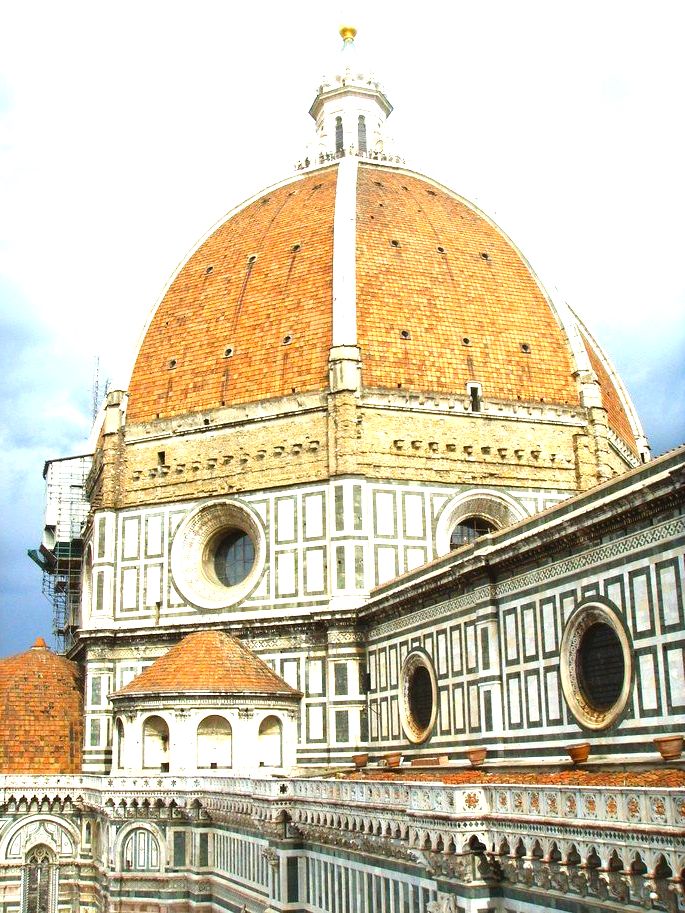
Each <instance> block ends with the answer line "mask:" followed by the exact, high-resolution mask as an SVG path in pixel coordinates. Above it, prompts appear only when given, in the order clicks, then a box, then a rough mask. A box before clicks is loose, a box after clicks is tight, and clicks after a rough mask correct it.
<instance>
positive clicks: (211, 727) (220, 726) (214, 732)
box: [197, 716, 233, 770]
mask: <svg viewBox="0 0 685 913" xmlns="http://www.w3.org/2000/svg"><path fill="white" fill-rule="evenodd" d="M232 739H233V735H232V731H231V724H230V723H229V722H228V720H225V719H224V718H223V717H222V716H207V717H205V718H204V720H202V722H201V723H200V725H199V726H198V727H197V766H198V767H206V768H209V769H210V770H216V769H218V768H220V767H230V766H231V763H232V761H231V749H232Z"/></svg>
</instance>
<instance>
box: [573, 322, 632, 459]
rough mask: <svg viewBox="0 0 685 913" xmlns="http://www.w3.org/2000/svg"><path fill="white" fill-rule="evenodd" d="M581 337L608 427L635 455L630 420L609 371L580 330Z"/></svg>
mask: <svg viewBox="0 0 685 913" xmlns="http://www.w3.org/2000/svg"><path fill="white" fill-rule="evenodd" d="M581 338H582V340H583V344H584V345H585V349H586V351H587V354H588V358H589V359H590V364H591V366H592V370H593V371H594V372H595V374H596V375H597V380H598V381H599V386H600V389H601V391H602V403H603V404H604V408H605V409H606V410H607V422H608V423H609V427H610V428H611V430H612V431H613V432H614V434H617V435H618V436H619V437H620V438H621V440H622V441H623V443H624V444H626V445H627V446H628V447H629V448H630V450H631V451H632V452H633V453H634V454H635V455H636V456H637V454H638V448H637V443H636V442H635V435H634V434H633V429H632V428H631V427H630V421H629V419H628V415H627V414H626V410H625V409H624V407H623V403H622V402H621V397H620V396H619V395H618V391H617V390H616V387H615V386H614V384H613V382H612V380H611V378H610V377H609V372H608V371H607V369H606V368H605V367H604V363H603V361H602V359H601V358H600V357H599V354H598V353H597V352H596V351H595V348H594V346H593V345H592V343H591V342H590V340H589V339H588V338H587V337H586V336H585V334H584V333H582V331H581Z"/></svg>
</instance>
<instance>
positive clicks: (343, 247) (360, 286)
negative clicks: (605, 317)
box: [127, 29, 646, 460]
mask: <svg viewBox="0 0 685 913" xmlns="http://www.w3.org/2000/svg"><path fill="white" fill-rule="evenodd" d="M341 34H342V35H343V38H344V52H345V53H344V54H343V58H344V60H343V69H342V71H341V74H340V75H338V76H337V77H335V78H334V79H333V80H330V81H328V82H324V83H323V84H322V85H321V86H320V87H319V90H318V93H317V96H316V98H315V101H314V103H313V105H312V107H311V110H310V114H311V115H312V117H313V118H314V120H315V121H316V131H317V141H318V145H316V144H315V146H314V147H313V148H310V150H309V155H308V156H307V158H306V159H305V160H304V162H302V163H301V164H300V166H299V167H300V171H299V172H298V173H297V174H296V175H295V176H293V177H291V178H290V179H288V180H286V181H284V182H282V183H281V184H278V185H276V186H274V187H272V188H270V189H268V190H266V191H264V192H263V193H261V194H259V195H258V196H256V197H254V198H252V199H251V200H248V201H247V202H246V203H244V204H242V205H241V206H239V207H237V209H235V210H234V211H233V212H231V213H229V215H228V216H227V217H226V218H225V220H223V221H222V222H221V223H220V224H219V225H218V226H216V227H215V228H214V229H213V230H212V231H211V232H210V233H209V234H208V235H207V236H206V237H205V238H204V239H203V240H202V241H201V242H200V243H199V245H198V246H197V247H196V248H195V249H194V250H193V252H192V253H191V254H190V256H189V257H188V258H187V259H186V260H185V262H184V263H183V264H182V265H181V266H180V268H179V269H178V271H177V272H176V274H175V275H174V277H173V278H172V280H171V282H170V284H169V286H168V287H167V290H166V292H165V293H164V295H163V296H162V299H161V301H160V303H159V305H158V306H157V308H156V309H155V311H154V312H153V314H152V317H151V319H150V321H149V324H148V326H147V329H146V332H145V335H144V339H143V342H142V344H141V347H140V349H139V352H138V356H137V360H136V362H135V366H134V370H133V374H132V377H131V382H130V385H129V399H128V407H127V422H128V424H129V425H138V424H144V423H149V422H155V421H156V420H158V419H160V420H162V421H164V420H174V419H177V418H180V417H183V416H192V415H197V414H199V413H215V412H217V411H221V410H222V409H226V408H231V407H236V406H239V407H243V406H246V405H247V404H250V403H262V402H264V401H269V400H277V399H279V398H283V397H292V396H293V395H296V396H302V395H304V394H313V393H318V394H325V393H327V392H328V391H329V390H330V389H332V388H334V387H335V384H336V377H338V375H336V371H335V367H334V366H335V363H336V361H339V360H340V359H343V360H344V359H345V358H346V359H347V360H348V362H350V361H352V362H355V370H354V373H356V374H357V380H356V381H355V389H356V390H357V391H360V390H363V391H367V392H368V391H372V392H373V393H377V392H379V391H385V392H388V391H394V392H395V393H396V392H397V391H398V390H400V391H402V393H403V394H412V393H416V394H419V395H436V396H447V397H455V398H461V399H462V400H463V399H464V397H468V396H469V395H471V394H472V392H473V390H474V389H475V390H476V391H477V395H478V397H479V398H481V397H482V399H483V400H484V401H488V402H489V403H491V404H494V408H497V407H498V404H502V403H504V404H507V405H508V406H511V405H512V404H513V405H514V407H517V405H518V404H525V405H527V406H529V407H530V406H539V405H540V404H541V403H542V404H545V406H546V407H554V406H558V407H562V408H563V409H565V410H567V411H569V410H570V411H571V412H572V411H573V410H575V409H578V408H579V407H581V408H583V407H586V406H601V407H603V408H604V409H606V411H607V421H608V425H609V428H610V430H611V432H612V433H613V434H614V435H615V436H616V438H618V439H619V441H620V443H619V447H621V448H622V449H623V450H624V451H626V452H627V453H629V454H630V455H631V456H630V459H633V460H634V459H635V457H636V456H637V454H638V453H639V452H640V450H641V449H642V450H643V451H644V449H645V448H646V441H644V435H643V432H642V430H641V428H640V425H639V421H638V419H637V416H636V414H635V410H634V408H633V407H632V405H631V403H630V399H629V397H628V396H627V394H626V392H625V389H624V388H623V387H622V385H621V382H620V380H619V379H618V377H617V375H616V374H615V372H614V371H613V369H612V368H611V365H610V364H609V362H608V360H607V359H606V356H605V355H604V354H603V353H602V352H601V350H600V349H599V347H598V346H597V344H596V343H595V342H594V341H593V340H592V337H591V336H590V334H589V333H588V332H587V331H586V330H585V329H584V328H583V327H582V325H581V324H580V321H579V320H578V319H577V318H576V317H575V315H574V314H572V313H571V312H570V310H569V308H568V307H567V306H566V305H563V306H562V305H557V304H555V303H554V302H553V301H552V300H551V298H550V297H549V295H548V294H547V293H546V292H545V290H544V288H543V287H542V285H541V283H540V282H539V281H538V279H537V277H536V275H535V273H534V272H533V270H532V269H531V267H530V265H529V264H528V263H527V261H526V260H525V259H524V257H523V255H522V254H521V253H520V251H519V250H518V249H517V248H516V246H515V245H514V244H513V243H512V241H511V240H510V239H509V238H508V237H507V236H506V235H505V234H504V233H503V232H502V231H501V229H499V228H498V226H497V225H495V224H494V223H493V222H492V220H491V219H489V218H488V217H487V216H486V215H485V214H484V213H482V212H481V211H479V210H478V209H477V207H475V206H474V205H473V204H471V203H469V202H468V201H467V200H465V199H463V198H462V197H460V196H458V195H457V194H455V193H453V192H452V191H450V190H449V189H447V188H445V187H443V186H442V185H440V184H437V183H436V182H435V181H432V180H430V179H429V178H427V177H425V176H423V175H420V174H417V173H415V172H412V171H410V170H408V169H406V168H404V166H403V162H402V160H401V159H400V158H399V156H397V155H394V154H392V153H391V152H390V151H389V150H390V141H389V140H388V138H387V136H386V135H385V132H384V128H385V120H386V118H387V116H388V115H389V114H390V112H391V111H392V106H391V105H390V103H389V102H388V100H387V98H386V96H385V95H384V93H383V91H382V90H381V88H380V86H379V85H378V83H377V82H375V81H374V79H373V78H372V77H368V76H367V75H364V74H363V73H360V72H359V66H358V63H357V61H356V59H355V56H354V53H355V52H354V41H353V38H354V30H353V29H352V30H350V29H347V30H343V31H342V32H341ZM357 368H359V369H360V370H359V371H358V370H357ZM347 376H348V381H349V376H350V375H349V373H348V375H347ZM338 379H339V377H338ZM348 388H349V386H348ZM208 421H209V420H208ZM206 423H208V422H206Z"/></svg>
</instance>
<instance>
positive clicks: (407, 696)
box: [400, 650, 438, 745]
mask: <svg viewBox="0 0 685 913" xmlns="http://www.w3.org/2000/svg"><path fill="white" fill-rule="evenodd" d="M400 688H401V701H402V706H401V718H402V728H403V729H404V732H405V735H406V736H407V738H408V739H409V741H410V742H413V743H414V744H415V745H417V744H420V743H421V742H425V741H426V740H427V739H428V738H429V737H430V735H431V732H432V731H433V727H434V726H435V718H436V716H437V710H438V704H437V697H438V689H437V682H436V677H435V670H434V668H433V662H432V660H431V658H430V656H429V655H428V653H425V652H424V651H423V650H415V651H414V652H412V653H410V654H409V655H408V656H407V658H406V659H405V661H404V664H403V666H402V673H401V676H400Z"/></svg>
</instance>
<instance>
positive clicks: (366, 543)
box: [81, 477, 560, 770]
mask: <svg viewBox="0 0 685 913" xmlns="http://www.w3.org/2000/svg"><path fill="white" fill-rule="evenodd" d="M488 499H490V500H493V501H494V500H496V499H499V500H497V503H498V504H500V505H501V504H504V503H505V501H506V503H507V504H510V505H511V507H510V508H507V510H508V511H510V512H509V513H507V514H506V517H505V520H508V521H510V520H511V519H512V517H513V518H514V519H518V518H519V517H523V516H527V515H529V514H532V513H535V512H537V511H540V510H542V509H544V508H545V507H548V506H550V505H552V504H555V503H558V501H559V500H560V493H559V492H557V491H554V490H550V489H547V490H545V489H543V490H534V489H531V488H527V489H515V488H513V487H512V488H509V489H503V490H502V489H494V488H493V489H489V488H482V489H478V490H474V489H472V488H467V487H466V486H463V487H456V486H455V487H447V486H444V485H439V486H436V485H428V484H421V483H414V484H398V483H394V482H372V481H369V480H365V479H361V478H358V477H353V478H341V479H338V480H335V481H331V482H329V483H325V484H320V485H316V484H314V485H306V486H299V487H297V486H293V487H289V488H287V489H275V490H267V491H265V492H250V493H247V494H245V495H243V496H240V497H237V496H231V497H230V498H229V499H228V501H227V502H226V503H227V504H228V505H229V507H230V509H231V510H235V511H238V514H236V516H238V518H240V516H242V514H240V511H244V512H245V516H246V517H248V516H249V517H251V518H253V519H254V530H255V532H254V536H255V540H259V542H260V543H262V546H263V547H261V546H260V548H258V556H259V557H258V559H257V560H256V562H255V563H256V565H257V568H256V570H255V574H254V579H253V582H252V583H251V584H250V586H251V589H249V590H248V591H247V592H245V594H244V595H243V593H242V592H241V593H234V592H233V591H232V589H231V588H227V589H225V590H223V591H222V590H219V593H218V599H219V601H218V602H217V603H216V604H213V603H211V599H210V601H209V602H204V603H202V601H201V600H202V597H203V596H204V595H205V591H204V589H202V587H203V586H204V582H203V581H204V578H203V575H202V561H203V554H204V545H203V542H204V539H203V538H202V537H203V536H204V535H205V533H204V532H203V528H202V526H201V525H199V526H193V524H194V523H195V520H196V519H197V518H201V517H202V516H203V515H204V511H205V507H206V506H209V507H211V506H212V505H216V504H217V503H224V502H223V500H222V499H220V498H213V499H208V500H207V501H197V500H195V501H188V502H185V501H181V502H174V503H163V504H157V505H149V506H141V507H138V508H129V509H125V510H121V511H97V512H96V513H95V514H94V516H93V522H92V524H91V527H90V529H91V538H90V539H89V540H88V541H87V542H86V552H87V554H88V555H89V556H90V558H89V560H88V561H87V562H86V574H87V575H89V576H88V578H87V579H86V581H85V583H84V588H83V594H84V596H83V607H82V618H83V626H82V632H81V641H82V642H83V643H87V644H88V646H87V650H88V662H87V682H86V729H85V745H84V749H85V752H86V754H85V766H86V769H88V770H107V769H108V768H109V764H110V763H111V744H112V709H111V704H110V702H109V700H108V697H107V695H108V694H109V693H110V691H113V690H117V689H119V688H122V687H124V686H125V685H126V684H128V682H129V681H131V679H133V678H134V677H135V676H136V675H138V674H139V673H140V672H141V671H142V670H143V669H144V668H145V667H146V666H147V665H149V664H150V663H152V662H153V661H154V660H155V659H156V658H157V657H158V656H160V655H162V654H163V653H164V652H165V651H166V649H168V647H169V646H170V645H171V642H175V640H177V639H178V638H179V637H180V636H182V634H183V633H187V632H188V630H189V629H190V630H196V629H198V628H199V627H201V626H203V625H205V624H211V625H217V624H220V625H223V626H227V627H229V628H230V629H231V630H232V631H233V632H234V633H237V634H238V635H239V636H244V635H245V634H246V633H247V632H248V631H250V632H252V634H251V636H252V638H253V639H254V644H252V643H250V646H251V647H252V648H253V649H254V650H255V652H257V653H258V654H259V655H261V656H262V657H263V658H264V659H266V660H267V661H269V662H272V663H273V665H274V668H275V669H276V671H277V672H278V673H279V674H281V675H282V677H283V678H284V679H285V680H286V681H287V682H288V683H289V684H291V685H292V686H293V687H295V688H297V689H298V690H301V691H302V692H304V694H305V698H304V701H303V706H302V716H301V720H300V730H299V743H300V749H299V758H300V760H302V761H304V760H311V761H312V762H314V761H316V762H320V761H322V760H330V759H331V757H338V758H340V757H342V756H344V755H345V754H347V756H349V753H350V752H352V751H353V750H354V748H355V747H357V746H358V745H359V743H360V742H363V740H364V739H365V737H366V720H365V718H364V716H363V715H362V713H361V710H362V707H363V706H364V703H365V696H364V693H363V692H362V691H361V690H360V686H359V681H360V674H361V673H360V670H359V665H358V664H359V660H358V655H357V654H358V651H359V649H360V642H359V639H358V638H355V637H354V636H353V637H352V642H350V643H349V644H347V643H344V644H341V645H338V646H333V644H332V642H329V641H328V640H327V639H326V638H325V637H324V639H323V642H321V640H320V635H319V634H317V633H316V631H315V628H316V620H317V615H318V614H320V613H321V612H322V611H325V612H326V614H327V615H328V614H330V615H331V617H333V618H335V617H338V614H337V613H341V614H340V616H339V617H341V618H343V617H344V615H345V614H346V613H347V612H349V611H350V610H351V609H352V608H353V607H354V606H355V605H358V604H359V603H360V602H363V600H364V599H365V598H366V595H367V594H368V592H369V591H370V590H371V589H372V588H373V587H374V586H377V585H378V584H381V583H384V582H385V581H387V580H390V579H391V578H393V577H395V576H397V575H398V574H402V573H404V572H406V571H409V570H412V569H413V568H416V567H418V566H420V565H422V564H424V563H426V562H427V561H429V560H431V559H432V558H434V557H435V556H436V554H438V553H443V552H445V551H447V550H448V548H449V531H450V526H451V524H452V523H453V522H456V516H457V514H456V513H455V511H457V510H458V509H459V510H465V509H466V507H468V505H469V504H471V503H472V502H473V504H475V507H476V508H477V509H478V510H480V509H481V507H482V504H483V503H485V502H487V501H488ZM464 505H466V507H464ZM227 509H229V508H227ZM474 509H475V508H474ZM251 522H252V521H251ZM252 528H253V527H250V529H252ZM176 539H178V540H179V543H178V544H177V545H176V546H175V545H174V542H175V540H176ZM174 549H176V551H174ZM176 552H178V553H179V554H180V558H178V559H177V557H176ZM181 578H182V581H183V582H182V583H181ZM198 581H199V582H198ZM196 586H198V587H200V589H199V590H198V591H197V592H198V594H199V595H198V597H197V598H198V600H199V601H200V603H201V604H200V605H197V604H195V603H194V599H195V596H194V593H195V590H194V589H193V588H194V587H196ZM214 592H215V590H211V592H210V593H209V596H210V597H211V598H213V594H214ZM276 626H277V627H279V628H281V629H284V634H283V635H281V634H280V633H277V632H275V631H274V630H273V629H274V627H276ZM333 627H335V625H333ZM256 629H257V631H259V630H260V629H261V633H255V631H256ZM161 632H168V634H169V636H170V637H171V638H172V641H171V642H170V641H169V640H165V639H163V638H162V639H160V633H161ZM123 635H126V638H124V639H122V636H123ZM333 636H334V637H342V636H343V634H342V633H341V634H339V635H338V634H334V635H333ZM345 636H346V635H345ZM114 637H117V638H118V639H119V644H118V645H114V642H113V638H114ZM128 637H131V638H132V639H131V641H130V642H129V640H128V639H127V638H128ZM274 638H276V640H274ZM129 643H130V646H127V644H129ZM272 644H275V645H276V646H272ZM338 649H349V651H350V657H349V660H347V659H346V660H345V662H347V663H348V667H346V669H345V671H344V672H343V669H342V666H340V662H342V660H337V659H336V658H335V656H334V653H335V651H336V650H338ZM336 675H337V679H336V677H335V676H336ZM343 681H344V685H343ZM331 752H332V754H331Z"/></svg>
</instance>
